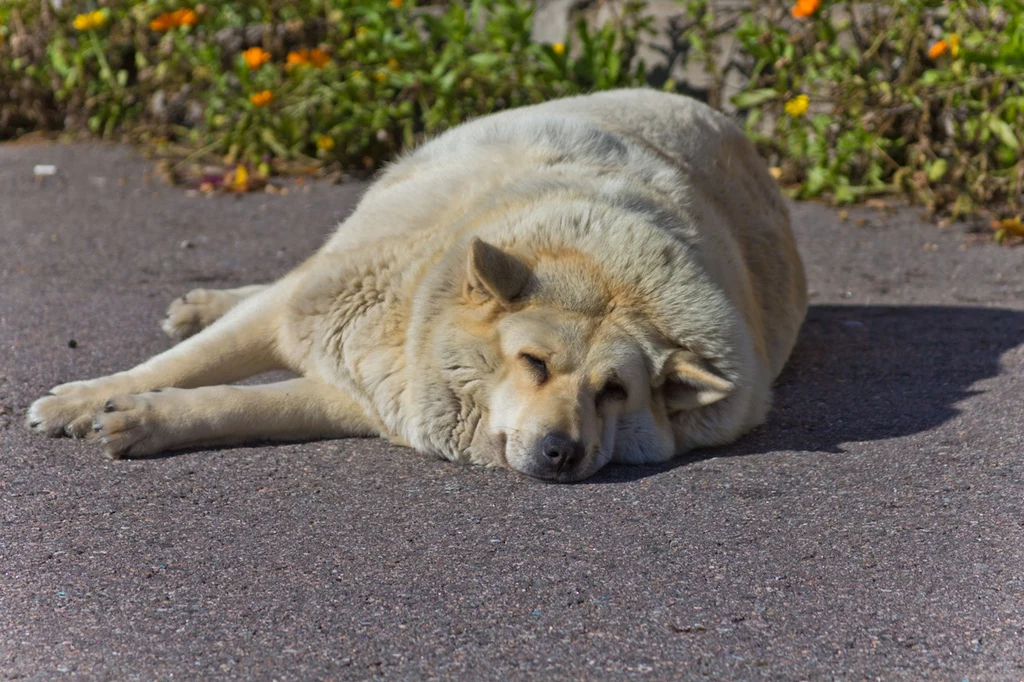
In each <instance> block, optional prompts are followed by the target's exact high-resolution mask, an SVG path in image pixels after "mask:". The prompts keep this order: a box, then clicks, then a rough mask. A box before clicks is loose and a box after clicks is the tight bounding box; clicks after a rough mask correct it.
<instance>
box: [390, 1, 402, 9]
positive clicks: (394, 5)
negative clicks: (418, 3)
mask: <svg viewBox="0 0 1024 682" xmlns="http://www.w3.org/2000/svg"><path fill="white" fill-rule="evenodd" d="M388 4H389V5H391V7H392V9H402V5H404V4H405V0H389V2H388Z"/></svg>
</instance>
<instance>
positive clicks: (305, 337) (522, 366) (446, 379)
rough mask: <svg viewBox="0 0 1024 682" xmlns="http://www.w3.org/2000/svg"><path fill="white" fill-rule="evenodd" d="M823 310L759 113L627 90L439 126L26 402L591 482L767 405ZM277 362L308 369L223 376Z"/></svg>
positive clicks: (120, 445)
mask: <svg viewBox="0 0 1024 682" xmlns="http://www.w3.org/2000/svg"><path fill="white" fill-rule="evenodd" d="M805 311H806V285H805V281H804V273H803V268H802V265H801V262H800V258H799V255H798V254H797V250H796V247H795V245H794V241H793V236H792V233H791V232H790V227H789V216H788V211H787V208H786V205H785V203H784V201H783V199H782V197H781V195H780V193H779V191H778V189H777V188H776V185H775V182H774V181H773V180H772V178H771V177H770V176H769V175H768V173H767V172H766V170H765V167H764V164H763V162H762V161H761V159H760V158H759V157H758V156H757V154H756V152H755V150H754V148H753V146H752V145H751V144H750V142H749V141H748V140H747V139H746V138H745V137H744V136H743V134H742V133H741V132H740V130H739V129H737V128H736V127H735V126H734V125H733V124H732V123H730V122H729V121H728V120H727V119H726V118H725V117H723V116H721V115H720V114H718V113H716V112H714V111H712V110H711V109H709V108H708V107H706V106H704V105H703V104H700V103H698V102H696V101H694V100H691V99H687V98H684V97H679V96H675V95H669V94H663V93H658V92H653V91H645V90H624V91H616V92H608V93H602V94H595V95H590V96H585V97H574V98H569V99H563V100H558V101H554V102H549V103H546V104H542V105H539V106H533V107H527V108H523V109H518V110H514V111H508V112H504V113H500V114H496V115H493V116H488V117H486V118H482V119H479V120H476V121H473V122H471V123H468V124H465V125H463V126H460V127H458V128H455V129H454V130H452V131H450V132H448V133H446V134H444V135H442V136H440V137H438V138H437V139H435V140H433V141H431V142H429V143H427V144H425V145H423V146H422V147H421V148H419V149H418V150H416V151H415V152H414V153H411V154H409V155H407V156H406V157H404V158H403V159H401V160H400V161H398V162H397V163H395V164H394V165H392V166H391V167H390V168H389V169H388V170H387V172H385V173H384V174H383V175H382V176H381V177H380V179H379V180H377V182H376V183H375V184H374V185H373V186H372V187H371V188H370V190H369V191H368V192H367V193H366V196H365V197H364V198H363V200H362V201H361V203H360V204H359V206H358V208H357V209H356V210H355V212H354V213H353V214H352V215H351V217H349V218H348V220H346V221H345V222H344V223H343V224H342V225H341V226H340V227H339V228H338V230H337V232H336V233H335V234H334V236H333V237H331V239H330V240H329V241H328V242H327V244H326V245H325V246H324V247H323V248H321V249H320V251H319V252H317V253H316V254H315V255H314V256H312V257H311V258H310V259H309V260H307V261H306V262H305V263H303V264H302V265H300V266H299V267H298V268H296V269H295V270H294V271H292V272H291V273H289V274H288V275H286V276H285V277H283V278H282V279H280V280H279V281H277V282H275V283H274V284H271V285H267V286H250V287H244V288H241V289H232V290H227V291H206V290H197V291H193V292H191V293H189V294H187V295H186V296H184V297H183V298H182V299H181V300H179V301H176V302H175V303H173V304H172V305H171V308H170V310H169V311H168V317H167V319H166V320H165V322H164V329H165V330H166V331H167V332H168V333H169V334H170V335H171V336H172V337H176V338H184V337H189V338H187V339H185V340H183V341H182V342H181V343H180V344H178V345H177V346H175V347H173V348H171V349H170V350H168V351H166V352H165V353H162V354H160V355H158V356H156V357H154V358H152V359H150V360H148V361H147V362H144V363H142V364H141V365H139V366H137V367H135V368H133V369H131V370H128V371H126V372H122V373H119V374H114V375H111V376H108V377H103V378H100V379H95V380H92V381H79V382H73V383H68V384H64V385H62V386H58V387H56V388H54V389H53V391H52V394H53V395H51V396H48V397H44V398H41V399H40V400H38V401H36V402H35V403H34V404H33V405H32V407H31V408H30V410H29V413H28V422H29V425H30V426H31V427H32V428H33V429H36V430H38V431H41V432H43V433H48V434H50V435H65V434H66V435H72V436H84V437H88V438H91V439H95V440H98V441H99V442H100V443H102V445H103V447H104V449H105V450H106V451H107V453H109V454H110V455H111V456H114V457H135V456H140V455H148V454H153V453H157V452H161V451H164V450H171V449H177V448H183V447H195V446H205V445H215V444H226V443H237V442H240V441H254V440H265V439H278V440H291V439H310V438H333V437H342V436H356V435H381V436H384V437H386V438H388V439H390V440H391V441H393V442H395V443H400V444H404V445H407V446H410V447H413V448H416V449H418V450H421V451H424V452H429V453H434V454H436V455H439V456H441V457H445V458H447V459H451V460H466V461H471V462H475V463H479V464H485V465H492V466H504V467H508V468H511V469H513V470H515V471H518V472H522V473H525V474H528V475H531V476H535V477H538V478H545V479H551V480H559V481H569V480H579V479H582V478H585V477H587V476H589V475H591V474H593V473H594V472H595V471H597V470H598V469H599V468H600V467H602V466H603V465H604V464H605V463H607V462H609V461H612V460H614V461H619V462H634V463H638V462H658V461H664V460H667V459H669V458H671V457H673V456H674V455H678V454H680V453H682V452H684V451H686V450H689V449H691V448H693V447H697V446H706V445H715V444H721V443H727V442H729V441H732V440H733V439H735V438H737V437H738V436H739V435H741V434H742V433H744V432H745V431H747V430H748V429H750V428H752V427H754V426H755V425H757V424H759V423H760V422H761V421H762V420H763V419H764V417H765V413H766V411H767V410H768V407H769V402H770V385H771V382H772V380H773V379H774V378H775V377H776V376H777V375H778V373H779V371H780V370H781V369H782V366H783V364H784V363H785V361H786V358H787V357H788V355H789V353H790V350H791V349H792V347H793V344H794V341H795V339H796V335H797V330H798V329H799V327H800V324H801V322H802V320H803V318H804V314H805ZM207 325H209V326H207ZM276 368H286V369H290V370H292V371H294V372H295V373H296V374H298V375H299V378H296V379H292V380H289V381H283V382H281V383H275V384H269V385H262V386H228V385H227V384H229V383H230V382H233V381H237V380H240V379H243V378H245V377H248V376H251V375H254V374H257V373H260V372H264V371H267V370H271V369H276Z"/></svg>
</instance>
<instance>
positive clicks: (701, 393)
mask: <svg viewBox="0 0 1024 682" xmlns="http://www.w3.org/2000/svg"><path fill="white" fill-rule="evenodd" d="M661 378H662V381H664V383H663V384H662V394H663V395H664V397H665V407H666V408H667V409H668V411H669V412H670V413H671V412H681V411H683V410H692V409H695V408H698V407H703V406H704V405H710V404H712V403H716V402H718V401H719V400H721V399H722V398H724V397H726V396H727V395H729V394H730V393H732V391H733V389H734V388H735V387H734V386H733V384H732V382H731V381H729V380H727V379H723V378H722V377H721V376H719V375H718V374H717V373H715V371H714V369H712V368H711V366H710V364H709V363H708V362H707V361H705V360H704V359H702V358H701V357H699V356H698V355H697V354H696V353H693V352H692V351H688V350H677V351H675V352H674V353H672V355H670V356H669V358H668V362H666V363H665V369H664V370H663V371H662V375H661Z"/></svg>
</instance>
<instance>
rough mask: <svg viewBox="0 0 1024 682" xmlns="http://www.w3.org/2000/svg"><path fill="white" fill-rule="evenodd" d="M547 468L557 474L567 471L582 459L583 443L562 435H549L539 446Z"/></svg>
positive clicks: (556, 433)
mask: <svg viewBox="0 0 1024 682" xmlns="http://www.w3.org/2000/svg"><path fill="white" fill-rule="evenodd" d="M540 447H541V452H542V453H543V454H544V457H545V458H546V460H547V463H548V466H550V467H551V468H552V469H554V470H555V471H558V472H562V471H569V470H571V469H572V468H573V467H574V466H576V464H577V463H578V462H579V461H580V460H581V459H583V443H581V442H579V441H577V440H572V439H571V438H569V437H568V436H567V435H565V434H564V433H558V432H555V433H549V434H548V435H546V436H544V440H543V441H542V442H541V444H540Z"/></svg>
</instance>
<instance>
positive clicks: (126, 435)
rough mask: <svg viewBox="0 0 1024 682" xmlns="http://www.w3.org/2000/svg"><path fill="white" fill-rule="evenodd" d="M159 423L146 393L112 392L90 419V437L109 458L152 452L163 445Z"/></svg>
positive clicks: (159, 449)
mask: <svg viewBox="0 0 1024 682" xmlns="http://www.w3.org/2000/svg"><path fill="white" fill-rule="evenodd" d="M158 426H159V418H158V415H157V414H156V411H155V410H154V405H153V400H151V399H150V398H149V397H147V396H146V395H143V394H139V395H115V396H114V397H113V398H111V399H110V400H108V401H107V402H106V403H104V405H103V409H102V410H101V411H99V412H97V413H96V414H95V415H94V416H93V417H92V419H91V420H90V429H91V431H90V433H89V439H90V440H95V441H98V442H99V443H100V445H102V446H103V450H104V452H106V453H107V455H108V456H109V457H110V458H111V459H124V458H128V457H142V456H145V455H154V454H156V453H158V452H160V451H161V449H162V443H161V442H160V441H159V439H158V438H157V432H158Z"/></svg>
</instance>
